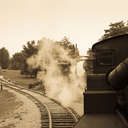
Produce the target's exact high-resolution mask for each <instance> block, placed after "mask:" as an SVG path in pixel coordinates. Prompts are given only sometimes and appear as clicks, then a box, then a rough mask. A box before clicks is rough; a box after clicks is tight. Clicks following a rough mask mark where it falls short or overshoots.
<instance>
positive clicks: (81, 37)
mask: <svg viewBox="0 0 128 128" xmlns="http://www.w3.org/2000/svg"><path fill="white" fill-rule="evenodd" d="M127 19H128V0H0V48H1V47H6V48H7V49H8V50H9V52H10V54H11V55H12V54H14V53H15V52H18V51H20V50H21V49H22V46H23V44H25V43H26V42H27V41H31V40H39V39H41V38H42V37H47V38H50V39H51V40H61V39H62V38H63V37H64V36H67V37H68V38H69V40H70V41H72V42H73V43H77V45H78V48H79V50H80V52H81V54H83V55H84V54H85V52H86V50H87V49H88V48H89V47H91V46H92V44H93V43H95V42H97V41H98V39H99V38H100V37H101V36H102V35H103V34H104V29H106V28H107V26H108V25H109V24H110V23H111V22H112V23H113V22H117V21H121V20H124V21H127Z"/></svg>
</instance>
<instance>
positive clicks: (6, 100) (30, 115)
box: [0, 89, 40, 128]
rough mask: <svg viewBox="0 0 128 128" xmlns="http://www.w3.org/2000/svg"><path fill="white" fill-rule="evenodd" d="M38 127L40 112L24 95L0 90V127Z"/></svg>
mask: <svg viewBox="0 0 128 128" xmlns="http://www.w3.org/2000/svg"><path fill="white" fill-rule="evenodd" d="M32 127H34V128H40V112H39V110H38V108H37V107H36V105H35V104H34V103H33V102H32V101H31V100H29V99H28V98H26V97H25V96H23V95H21V94H19V93H17V92H15V91H12V90H9V89H4V90H3V91H1V92H0V128H32Z"/></svg>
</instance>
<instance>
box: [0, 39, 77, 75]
mask: <svg viewBox="0 0 128 128" xmlns="http://www.w3.org/2000/svg"><path fill="white" fill-rule="evenodd" d="M55 43H56V44H57V45H59V46H60V47H63V48H64V49H65V50H67V51H68V53H69V55H70V56H71V57H72V58H76V57H77V56H79V51H78V48H76V47H75V45H74V44H73V43H71V42H70V41H69V40H68V38H67V37H64V38H63V39H62V40H61V41H56V42H55ZM39 47H40V40H39V41H37V42H35V41H34V40H32V41H28V42H27V43H26V45H23V50H21V51H20V52H17V53H15V54H13V55H12V57H11V58H10V56H9V52H8V50H7V49H6V48H5V47H3V48H1V49H0V67H1V68H2V69H13V70H21V74H22V75H29V76H31V77H36V75H37V72H38V71H39V70H40V67H37V68H33V69H32V68H31V67H30V66H29V65H28V64H27V59H28V58H30V57H31V56H33V55H36V54H37V53H38V51H39Z"/></svg>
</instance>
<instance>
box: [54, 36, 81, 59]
mask: <svg viewBox="0 0 128 128" xmlns="http://www.w3.org/2000/svg"><path fill="white" fill-rule="evenodd" d="M56 43H57V44H58V45H60V46H61V47H63V48H64V49H65V50H67V52H68V55H69V56H70V57H71V58H74V59H75V58H77V57H78V56H79V50H78V48H77V45H76V46H75V45H74V44H72V43H71V42H70V41H69V40H68V38H67V37H64V38H63V39H62V40H61V41H58V42H56Z"/></svg>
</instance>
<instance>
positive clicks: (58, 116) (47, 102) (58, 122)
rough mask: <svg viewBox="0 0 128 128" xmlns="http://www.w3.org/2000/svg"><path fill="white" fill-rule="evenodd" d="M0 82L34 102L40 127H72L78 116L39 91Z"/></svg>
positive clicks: (4, 81) (3, 81)
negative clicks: (38, 114)
mask: <svg viewBox="0 0 128 128" xmlns="http://www.w3.org/2000/svg"><path fill="white" fill-rule="evenodd" d="M0 82H1V83H2V84H3V85H4V86H5V87H7V88H10V89H13V90H15V91H16V92H18V93H20V94H23V95H25V96H26V97H28V98H29V99H30V100H32V101H33V102H34V103H35V104H36V106H37V107H38V109H39V110H40V115H41V128H73V127H74V126H75V123H76V122H77V121H78V119H79V118H80V117H79V115H78V114H77V113H76V112H74V111H73V110H72V109H69V108H65V107H63V106H62V105H61V104H60V103H58V102H57V101H55V100H53V99H50V98H48V97H46V96H44V95H43V93H41V92H37V91H34V90H29V89H26V88H23V87H20V86H16V85H15V84H14V83H12V82H8V81H7V80H4V79H1V80H0Z"/></svg>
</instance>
